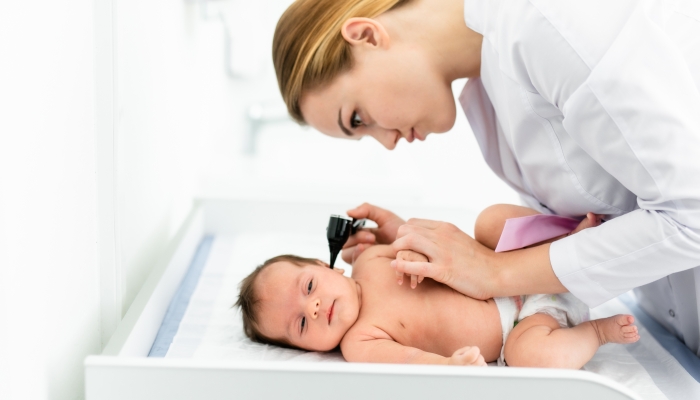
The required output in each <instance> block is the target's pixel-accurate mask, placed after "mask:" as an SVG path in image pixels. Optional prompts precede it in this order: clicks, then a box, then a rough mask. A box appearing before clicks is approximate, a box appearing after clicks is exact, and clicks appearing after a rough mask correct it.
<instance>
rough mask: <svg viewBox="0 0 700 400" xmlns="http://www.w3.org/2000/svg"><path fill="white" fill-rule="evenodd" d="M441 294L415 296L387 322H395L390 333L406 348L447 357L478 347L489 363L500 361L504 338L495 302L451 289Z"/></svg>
mask: <svg viewBox="0 0 700 400" xmlns="http://www.w3.org/2000/svg"><path fill="white" fill-rule="evenodd" d="M439 292H441V293H434V292H433V293H430V295H429V296H411V297H413V299H411V300H414V301H411V302H407V303H413V304H410V306H409V307H402V311H401V312H400V313H394V316H393V318H391V317H390V318H387V319H385V321H394V322H393V323H391V324H390V325H388V326H386V330H387V333H388V334H389V335H390V336H391V337H392V338H394V340H396V341H397V342H399V343H401V344H403V345H405V346H411V347H416V348H419V349H421V350H423V351H428V352H431V353H436V354H440V355H442V356H445V357H449V356H451V355H452V353H454V352H455V351H456V350H458V349H460V348H462V347H464V346H478V347H479V349H480V350H481V353H482V354H483V356H484V359H485V360H486V361H487V362H488V361H493V360H495V359H496V358H498V356H499V354H500V351H501V346H502V344H503V336H502V329H501V323H500V318H499V313H498V308H497V307H496V304H495V302H494V301H493V300H492V299H490V300H487V301H480V300H475V299H472V298H470V297H466V296H464V295H462V294H460V293H457V292H454V291H452V290H451V289H449V292H444V291H443V290H439ZM416 294H418V293H416ZM426 294H427V293H426ZM421 297H422V298H421ZM408 305H409V304H406V303H404V306H408Z"/></svg>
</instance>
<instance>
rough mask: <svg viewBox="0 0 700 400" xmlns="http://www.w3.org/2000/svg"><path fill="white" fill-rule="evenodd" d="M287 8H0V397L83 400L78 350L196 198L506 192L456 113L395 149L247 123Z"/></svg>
mask: <svg viewBox="0 0 700 400" xmlns="http://www.w3.org/2000/svg"><path fill="white" fill-rule="evenodd" d="M288 3H289V1H288V0H276V1H273V0H269V1H262V0H261V1H254V2H251V1H244V0H227V1H220V2H214V3H213V4H209V5H207V6H206V7H204V6H203V5H202V4H200V3H197V2H193V1H189V2H188V1H184V0H175V1H166V0H104V1H91V0H74V1H70V2H55V1H48V0H37V1H33V2H9V1H6V2H2V3H0V398H1V399H79V398H82V397H83V369H82V361H83V359H84V357H85V356H86V355H88V354H95V353H99V352H100V351H101V349H102V347H103V346H104V344H105V343H106V341H107V340H108V339H109V337H110V335H111V333H112V332H113V330H114V328H115V327H116V325H117V324H118V322H119V320H120V318H121V317H122V316H123V314H124V313H125V312H126V311H127V310H128V307H129V305H130V304H131V302H132V301H133V299H134V296H135V295H136V294H137V293H138V290H139V288H140V287H141V285H142V284H143V281H144V279H145V278H146V276H147V275H148V273H149V272H150V268H151V266H152V265H153V264H154V263H155V262H156V261H157V259H158V257H159V254H160V253H161V252H162V251H163V249H164V248H165V246H166V245H167V244H168V242H169V240H170V239H171V238H172V235H173V233H174V232H175V231H176V230H177V228H178V227H179V226H180V224H181V223H182V220H183V218H184V217H185V215H186V214H187V212H188V211H189V209H190V207H191V205H192V201H193V199H195V198H197V197H201V196H213V197H237V198H252V199H271V198H272V199H287V200H290V201H292V200H294V201H306V202H341V203H348V204H359V203H361V202H363V201H370V202H374V203H376V204H378V205H381V206H384V207H387V208H391V207H392V206H396V207H398V206H401V205H407V204H411V205H428V206H433V207H442V206H451V207H459V208H463V209H464V210H465V212H476V211H477V210H479V209H482V208H484V207H485V206H487V205H489V204H493V203H497V202H511V203H513V202H516V201H517V198H516V196H515V194H514V193H513V192H512V191H511V190H510V189H508V188H507V187H506V186H505V185H504V184H502V183H501V182H500V181H498V180H497V178H496V177H495V175H494V174H493V173H492V172H491V171H490V170H488V168H487V167H486V165H485V163H484V161H483V160H482V158H481V153H480V151H479V149H478V146H477V144H476V141H475V140H474V138H473V136H472V133H471V130H470V129H469V126H468V124H467V123H466V120H465V118H464V116H463V114H462V113H461V112H458V120H457V122H456V124H455V127H454V129H453V130H452V131H451V132H449V133H446V134H442V135H431V136H430V137H429V138H428V140H427V141H426V142H424V143H420V142H414V143H412V144H408V143H405V142H402V143H401V144H400V145H399V146H398V148H397V149H396V150H395V151H393V152H388V151H386V150H385V149H384V148H383V147H381V146H380V145H379V144H378V143H376V142H374V141H373V140H371V139H367V140H361V141H359V142H351V141H343V140H337V139H336V140H334V139H330V138H326V137H324V136H322V135H321V134H319V133H318V132H315V131H313V130H312V129H302V128H300V127H297V126H296V125H294V124H293V123H291V122H290V121H289V120H286V121H285V120H282V121H277V122H274V123H269V124H263V125H261V126H260V127H259V129H257V130H256V134H255V135H254V136H253V135H251V129H250V126H249V124H248V122H247V119H246V115H247V113H248V112H249V110H250V109H251V107H255V106H256V105H262V106H263V107H264V109H265V110H268V112H271V113H272V114H276V115H278V116H279V115H280V114H283V113H281V112H280V110H282V111H283V105H281V100H280V96H279V93H278V90H277V85H276V82H275V78H274V73H273V70H272V65H271V57H270V47H271V46H270V43H271V38H272V32H273V29H274V25H275V22H276V20H277V18H278V16H279V15H280V14H281V12H282V11H283V10H284V8H285V7H286V5H287V4H288ZM227 37H228V38H229V39H230V40H229V41H228V42H227V40H226V38H227ZM229 42H230V43H229ZM463 84H464V82H456V83H455V89H456V91H457V93H456V94H458V92H459V90H461V86H462V85H463ZM252 138H254V144H255V151H254V152H250V150H249V148H250V145H251V140H253V139H252ZM343 211H345V210H338V212H343ZM403 217H411V216H409V215H403ZM464 228H465V230H469V229H470V228H471V227H464Z"/></svg>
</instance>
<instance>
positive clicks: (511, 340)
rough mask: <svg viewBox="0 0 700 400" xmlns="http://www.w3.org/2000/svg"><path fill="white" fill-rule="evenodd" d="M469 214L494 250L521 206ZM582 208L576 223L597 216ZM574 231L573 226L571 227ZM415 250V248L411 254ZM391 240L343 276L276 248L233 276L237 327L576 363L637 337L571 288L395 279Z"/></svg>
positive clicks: (362, 345) (309, 343)
mask: <svg viewBox="0 0 700 400" xmlns="http://www.w3.org/2000/svg"><path fill="white" fill-rule="evenodd" d="M487 210H488V212H487V213H482V215H480V217H479V219H478V220H477V226H476V230H475V232H476V235H475V238H476V239H477V240H478V241H479V242H481V243H482V244H484V245H485V246H487V247H489V248H491V249H493V248H494V247H495V245H496V243H497V242H498V238H499V237H500V235H501V231H502V229H503V225H504V224H505V219H504V218H503V216H504V215H507V216H508V217H513V216H521V215H532V214H534V213H535V212H534V211H533V210H530V209H526V208H523V207H517V206H507V205H499V206H492V207H490V208H489V209H487ZM599 223H600V221H599V219H598V218H597V217H596V216H594V215H593V214H588V216H587V218H586V219H584V220H583V221H582V222H581V224H580V225H579V227H578V228H577V229H576V231H578V230H581V229H585V228H588V227H592V226H596V225H597V224H599ZM576 231H574V232H576ZM414 254H415V253H414ZM395 258H396V253H395V251H393V250H392V248H391V246H387V245H375V246H371V247H369V248H368V249H367V250H365V251H364V252H362V253H361V254H360V255H359V257H358V258H357V259H356V260H355V262H354V264H353V269H352V277H346V276H344V275H343V270H340V269H330V268H329V266H328V264H326V263H323V262H321V261H319V260H315V259H308V258H301V257H296V256H278V257H275V258H272V259H270V260H268V261H266V262H265V263H264V264H263V265H261V266H260V267H258V268H257V269H256V270H255V271H254V272H253V273H251V274H250V275H249V276H248V277H247V278H246V279H244V280H243V281H242V282H241V293H240V296H239V298H238V301H237V303H236V305H237V306H239V307H241V309H242V313H243V322H244V329H245V333H246V335H247V336H248V337H249V338H250V339H252V340H254V341H257V342H262V343H270V344H276V345H280V346H285V347H293V348H299V349H304V350H310V351H329V350H333V349H335V348H337V347H338V345H340V350H341V351H342V354H343V357H344V358H345V359H346V360H347V361H350V362H381V363H410V364H448V365H486V363H487V362H492V361H497V362H498V364H499V365H506V364H507V365H510V366H527V367H556V368H574V369H579V368H581V367H582V366H583V365H584V364H585V363H586V362H588V361H589V360H590V359H591V358H592V357H593V355H594V353H595V352H596V350H597V349H598V347H599V346H601V345H603V344H606V343H632V342H635V341H637V340H638V339H639V335H638V333H637V328H636V327H635V326H634V325H632V323H633V322H634V317H632V316H631V315H616V316H613V317H609V318H603V319H598V320H593V321H588V308H587V307H586V306H585V305H584V304H583V303H581V302H580V301H579V300H577V299H576V298H575V297H573V296H572V295H570V294H568V293H566V294H558V295H529V296H516V297H505V298H494V299H488V300H476V299H474V298H471V297H468V296H465V295H464V294H462V293H460V292H457V291H455V290H454V289H452V288H450V287H449V286H446V285H444V284H441V283H438V282H436V281H433V280H431V279H426V280H424V281H423V282H422V283H421V284H420V285H417V286H416V287H415V288H413V287H412V286H414V285H399V284H397V278H396V274H395V271H394V269H393V268H391V266H390V264H391V261H392V260H394V259H395Z"/></svg>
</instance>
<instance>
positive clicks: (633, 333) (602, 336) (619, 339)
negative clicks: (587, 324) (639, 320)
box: [591, 314, 639, 346]
mask: <svg viewBox="0 0 700 400" xmlns="http://www.w3.org/2000/svg"><path fill="white" fill-rule="evenodd" d="M633 323H634V317H633V316H631V315H627V314H618V315H614V316H612V317H608V318H602V319H596V320H593V321H591V325H593V328H594V329H595V331H596V333H597V334H598V343H600V345H601V346H602V345H604V344H606V343H622V344H626V343H634V342H636V341H637V340H639V333H638V332H637V327H636V326H634V325H632V324H633Z"/></svg>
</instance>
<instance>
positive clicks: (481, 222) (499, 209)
mask: <svg viewBox="0 0 700 400" xmlns="http://www.w3.org/2000/svg"><path fill="white" fill-rule="evenodd" d="M535 214H539V213H538V212H537V211H535V210H533V209H531V208H527V207H521V206H515V205H512V204H496V205H493V206H489V207H487V208H486V209H485V210H484V211H482V212H481V213H480V214H479V216H478V217H477V218H476V225H475V226H474V239H475V240H476V241H477V242H479V243H481V244H483V245H484V246H486V247H488V248H489V249H491V250H494V249H495V248H496V245H497V244H498V240H499V239H500V238H501V233H502V232H503V227H504V226H505V225H506V220H507V219H510V218H518V217H527V216H530V215H535Z"/></svg>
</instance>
